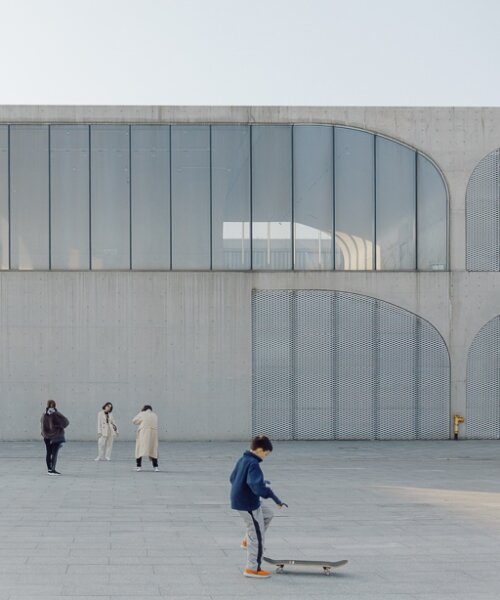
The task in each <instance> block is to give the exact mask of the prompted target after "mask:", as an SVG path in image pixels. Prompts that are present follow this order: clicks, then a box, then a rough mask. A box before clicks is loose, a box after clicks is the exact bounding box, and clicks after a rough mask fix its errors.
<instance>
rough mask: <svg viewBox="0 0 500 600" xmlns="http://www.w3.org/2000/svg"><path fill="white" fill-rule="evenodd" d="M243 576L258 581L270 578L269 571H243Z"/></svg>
mask: <svg viewBox="0 0 500 600" xmlns="http://www.w3.org/2000/svg"><path fill="white" fill-rule="evenodd" d="M243 575H244V576H245V577H257V578H258V579H265V578H266V577H271V573H269V571H252V569H245V570H244V571H243Z"/></svg>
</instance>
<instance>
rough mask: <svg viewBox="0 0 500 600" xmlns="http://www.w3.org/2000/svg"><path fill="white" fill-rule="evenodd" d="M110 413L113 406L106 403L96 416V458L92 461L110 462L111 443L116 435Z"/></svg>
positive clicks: (115, 428)
mask: <svg viewBox="0 0 500 600" xmlns="http://www.w3.org/2000/svg"><path fill="white" fill-rule="evenodd" d="M112 412H113V405H112V404H111V402H106V404H105V405H104V406H103V407H102V410H100V411H99V413H98V414H97V458H96V459H94V460H111V450H112V448H113V441H114V439H115V437H116V436H117V435H118V427H117V425H116V423H115V420H114V418H113V415H112V414H111V413H112Z"/></svg>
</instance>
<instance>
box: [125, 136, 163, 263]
mask: <svg viewBox="0 0 500 600" xmlns="http://www.w3.org/2000/svg"><path fill="white" fill-rule="evenodd" d="M131 135H132V139H131V144H132V154H131V160H132V165H131V169H132V170H131V177H132V268H134V269H170V127H169V126H168V125H133V126H132V127H131Z"/></svg>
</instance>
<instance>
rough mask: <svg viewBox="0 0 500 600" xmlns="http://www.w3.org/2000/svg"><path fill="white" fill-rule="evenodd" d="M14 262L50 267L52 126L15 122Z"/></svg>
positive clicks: (12, 142)
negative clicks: (50, 138)
mask: <svg viewBox="0 0 500 600" xmlns="http://www.w3.org/2000/svg"><path fill="white" fill-rule="evenodd" d="M10 151H11V164H10V166H11V180H10V182H11V187H10V211H11V212H10V222H11V266H12V268H13V269H28V270H29V269H40V270H44V269H49V267H50V264H49V128H48V126H47V125H11V129H10Z"/></svg>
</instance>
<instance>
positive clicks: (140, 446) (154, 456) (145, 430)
mask: <svg viewBox="0 0 500 600" xmlns="http://www.w3.org/2000/svg"><path fill="white" fill-rule="evenodd" d="M132 423H134V425H138V427H137V435H136V440H135V461H136V469H137V471H142V457H143V456H149V459H150V460H151V462H152V463H153V469H154V470H155V471H159V468H158V417H157V416H156V414H155V413H154V412H153V409H152V408H151V406H150V405H149V404H146V406H144V407H143V408H142V410H141V412H140V413H139V414H138V415H136V416H135V417H134V418H133V419H132Z"/></svg>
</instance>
